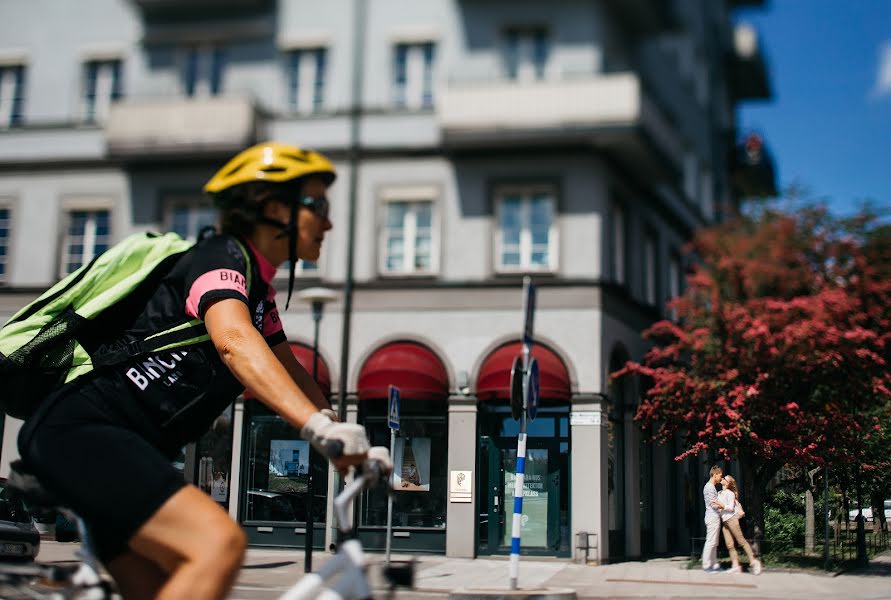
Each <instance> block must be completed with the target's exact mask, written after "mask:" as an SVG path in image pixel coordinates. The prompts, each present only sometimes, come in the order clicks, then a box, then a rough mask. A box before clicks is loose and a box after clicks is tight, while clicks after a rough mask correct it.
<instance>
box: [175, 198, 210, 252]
mask: <svg viewBox="0 0 891 600" xmlns="http://www.w3.org/2000/svg"><path fill="white" fill-rule="evenodd" d="M166 213H167V215H166V221H167V230H168V231H172V232H174V233H177V234H179V236H180V237H182V238H183V239H186V240H189V241H191V242H194V241H196V240H197V239H198V234H199V233H200V232H201V230H202V229H204V228H205V227H213V226H215V225H216V222H217V211H216V210H215V209H214V208H213V206H211V205H210V203H208V202H206V201H204V200H203V199H194V198H185V197H183V198H172V199H168V201H167V210H166Z"/></svg>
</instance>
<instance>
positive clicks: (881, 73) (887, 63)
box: [875, 41, 891, 97]
mask: <svg viewBox="0 0 891 600" xmlns="http://www.w3.org/2000/svg"><path fill="white" fill-rule="evenodd" d="M875 95H876V96H877V97H882V96H891V41H887V42H885V43H884V44H882V47H881V49H880V50H879V70H878V72H877V73H876V87H875Z"/></svg>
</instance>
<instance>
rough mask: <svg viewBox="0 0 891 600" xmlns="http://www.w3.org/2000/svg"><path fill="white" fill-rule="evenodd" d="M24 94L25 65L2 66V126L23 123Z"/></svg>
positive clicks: (0, 104) (0, 86)
mask: <svg viewBox="0 0 891 600" xmlns="http://www.w3.org/2000/svg"><path fill="white" fill-rule="evenodd" d="M24 94H25V66H24V65H5V66H0V128H6V127H15V126H17V125H21V124H22V115H23V110H24V104H25V97H24Z"/></svg>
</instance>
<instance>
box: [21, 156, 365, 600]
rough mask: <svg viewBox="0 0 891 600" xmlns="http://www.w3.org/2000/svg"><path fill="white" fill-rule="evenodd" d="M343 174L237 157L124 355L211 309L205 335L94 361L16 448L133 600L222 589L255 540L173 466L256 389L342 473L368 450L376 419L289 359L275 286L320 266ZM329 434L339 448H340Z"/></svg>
mask: <svg viewBox="0 0 891 600" xmlns="http://www.w3.org/2000/svg"><path fill="white" fill-rule="evenodd" d="M334 179H335V171H334V167H333V165H332V164H331V163H330V162H329V160H328V159H327V158H325V157H324V156H322V155H321V154H319V153H317V152H313V151H309V150H302V149H300V148H297V147H295V146H289V145H284V144H278V143H274V142H267V143H263V144H259V145H256V146H253V147H251V148H248V149H246V150H244V151H243V152H241V153H240V154H238V155H237V156H235V157H234V158H233V159H232V160H231V161H229V162H228V163H227V164H226V165H225V166H224V167H223V168H222V169H220V171H219V172H218V173H217V174H216V175H214V176H213V178H212V179H211V180H210V181H209V182H208V183H207V185H206V186H205V188H204V190H205V192H207V193H208V194H210V195H211V196H212V198H213V199H214V202H215V203H216V206H217V207H218V208H219V209H220V229H221V233H220V234H219V235H213V236H205V239H203V240H201V241H199V242H198V243H197V244H196V245H195V246H194V247H193V248H192V249H190V250H189V251H188V252H187V253H186V254H185V255H184V256H183V257H182V258H180V259H179V260H178V261H177V263H176V264H175V265H174V266H173V268H172V270H171V271H170V272H169V273H168V274H167V275H166V276H165V277H164V278H163V280H162V281H160V283H157V284H153V285H156V288H155V289H154V291H153V294H152V295H151V298H150V299H149V300H148V302H147V304H146V305H145V307H144V308H142V309H141V313H140V314H139V316H138V317H136V319H135V321H133V322H132V323H130V324H129V325H127V326H126V328H125V329H126V331H125V332H124V333H123V334H122V335H120V336H119V337H116V339H115V341H114V342H113V343H111V344H108V347H109V348H111V349H114V348H117V347H120V346H121V345H125V344H127V342H129V341H132V340H133V339H144V338H145V337H146V335H147V334H150V333H151V332H153V331H164V330H167V329H169V328H170V327H172V326H175V325H176V324H178V323H185V322H188V321H189V320H192V319H195V318H199V319H202V320H203V321H204V324H205V326H206V329H207V333H208V338H209V339H207V341H204V342H201V343H200V344H199V345H197V346H190V347H189V348H187V349H184V350H178V351H172V352H161V353H158V354H157V355H154V356H152V357H149V358H148V359H145V358H143V359H140V360H131V361H129V362H128V363H126V364H123V365H120V366H116V367H106V368H102V369H97V370H96V371H95V372H94V373H93V374H91V375H88V376H84V377H81V378H79V379H77V380H75V381H74V382H72V383H70V384H68V385H66V386H63V387H62V388H61V389H60V390H58V391H57V392H56V393H54V394H53V395H52V396H50V397H49V398H48V399H47V400H46V401H45V402H44V403H43V404H41V406H40V407H38V409H37V411H36V412H35V413H34V414H33V415H32V416H31V417H30V418H29V419H28V420H27V421H26V422H25V424H24V426H23V428H22V430H21V432H20V435H19V450H20V452H21V455H22V457H23V458H24V460H25V462H26V464H28V466H29V467H30V469H31V470H33V471H34V473H35V474H36V475H37V476H38V477H39V478H40V479H41V481H42V482H43V484H44V485H45V487H47V488H48V489H49V490H50V491H52V492H53V493H54V494H55V495H57V496H58V498H59V500H60V501H61V502H62V503H63V504H65V505H66V506H69V507H70V508H71V509H73V510H74V511H75V512H77V513H79V514H80V516H81V517H82V518H83V519H84V521H85V522H86V523H87V525H88V528H89V530H90V532H91V534H92V536H93V542H94V546H95V548H96V551H97V554H98V555H99V558H100V559H101V560H102V561H103V563H104V564H105V565H106V567H107V569H108V571H109V573H110V574H111V575H112V577H114V579H115V580H116V582H117V584H118V586H119V589H120V591H121V593H122V594H123V595H124V597H125V598H156V597H157V598H191V599H196V600H197V599H204V598H221V597H224V596H225V595H226V593H227V592H228V591H229V589H230V588H231V586H232V584H233V582H234V580H235V578H236V576H237V573H238V570H239V568H240V566H241V563H242V559H243V555H244V551H245V547H246V540H245V536H244V534H243V532H242V531H241V529H240V527H238V525H237V524H236V523H234V522H233V521H232V520H231V519H230V518H229V515H228V514H227V513H226V512H225V511H224V510H223V509H222V508H221V507H220V506H219V505H218V504H217V503H216V502H214V501H213V500H212V499H211V498H210V497H209V496H208V495H207V494H205V493H203V492H201V491H200V490H199V489H198V488H197V487H194V486H191V485H187V484H186V483H185V482H184V480H183V477H182V475H181V473H179V472H178V471H177V470H176V469H175V468H174V467H173V466H172V463H171V460H172V458H173V457H174V456H176V455H177V454H178V453H179V451H180V449H181V448H182V446H183V445H184V444H186V443H188V442H190V441H194V440H196V439H198V438H199V437H200V436H201V434H202V433H203V432H205V431H206V430H207V429H208V427H209V425H210V424H211V423H212V421H213V420H214V419H215V418H216V417H217V415H219V413H220V412H222V410H223V409H224V408H225V407H226V406H227V405H228V404H229V403H230V402H232V401H233V400H234V399H235V397H236V396H238V394H240V393H241V392H242V391H243V390H244V389H245V388H247V389H250V391H251V392H252V394H253V395H254V396H255V397H256V398H257V399H259V401H261V402H263V403H264V404H265V405H266V406H268V407H269V408H270V409H272V410H274V411H275V412H276V413H278V414H279V415H281V416H282V418H284V419H285V420H286V421H287V422H288V423H290V424H291V425H292V426H294V427H296V428H300V430H301V435H302V436H303V437H304V438H305V439H307V440H309V441H310V442H311V443H312V444H313V445H314V446H315V447H316V448H318V449H319V450H320V451H322V452H323V453H325V454H329V455H330V453H329V452H327V450H328V449H330V448H332V447H335V446H340V447H341V448H342V453H341V454H340V455H338V456H336V457H332V459H331V460H332V462H333V463H334V465H335V466H336V467H337V468H338V470H340V471H341V472H345V471H346V470H347V469H348V468H349V467H350V466H352V465H355V464H358V463H359V462H361V461H362V460H363V459H364V458H365V457H366V454H367V450H368V438H367V435H366V432H365V430H364V428H362V427H361V426H359V425H355V424H347V423H338V422H336V421H335V419H336V417H334V413H333V412H332V411H331V410H330V408H331V407H330V405H329V403H328V401H327V400H326V399H325V397H324V396H323V394H322V392H321V391H320V389H319V387H318V386H317V385H316V383H315V382H314V381H313V380H312V378H311V377H310V376H309V375H308V374H307V372H306V371H305V370H304V369H303V368H302V367H301V366H300V364H299V363H298V362H297V360H296V359H295V358H294V356H293V354H292V353H291V351H290V349H289V347H288V343H287V340H286V337H285V334H284V332H283V331H282V326H281V322H280V320H279V317H278V310H277V309H276V305H275V301H274V295H275V292H274V290H273V288H272V286H271V281H272V278H273V276H274V275H275V273H276V269H277V268H278V266H279V265H281V264H283V263H284V262H285V261H288V260H290V266H291V276H290V280H289V289H288V298H289V299H290V295H291V292H292V289H293V284H294V270H293V269H294V264H295V263H296V261H297V259H305V260H313V261H314V260H317V259H318V258H319V253H320V250H321V246H322V243H323V241H324V238H325V234H326V232H327V231H329V230H330V229H331V221H330V220H329V218H328V200H327V198H326V192H327V190H328V187H329V186H330V185H331V184H332V183H333V181H334ZM332 442H333V443H334V444H332Z"/></svg>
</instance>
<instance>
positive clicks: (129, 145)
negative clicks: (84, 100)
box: [105, 97, 257, 156]
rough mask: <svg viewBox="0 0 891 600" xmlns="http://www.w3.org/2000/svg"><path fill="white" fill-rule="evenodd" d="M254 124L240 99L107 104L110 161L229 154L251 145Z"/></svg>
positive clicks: (247, 101)
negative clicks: (115, 158) (160, 155)
mask: <svg viewBox="0 0 891 600" xmlns="http://www.w3.org/2000/svg"><path fill="white" fill-rule="evenodd" d="M256 120H257V116H256V109H255V108H254V103H253V102H252V101H251V100H250V99H248V98H245V97H207V98H162V99H132V100H125V101H123V102H119V103H116V104H113V105H112V108H111V112H110V114H109V117H108V124H107V127H106V129H105V132H106V139H107V145H108V152H109V154H110V155H113V156H138V155H141V154H147V153H151V154H153V155H157V154H158V153H182V152H229V151H234V150H239V149H241V148H243V147H244V146H246V145H248V144H250V143H251V142H253V141H254V137H255V131H256Z"/></svg>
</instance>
